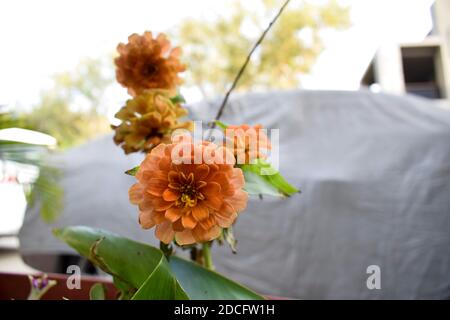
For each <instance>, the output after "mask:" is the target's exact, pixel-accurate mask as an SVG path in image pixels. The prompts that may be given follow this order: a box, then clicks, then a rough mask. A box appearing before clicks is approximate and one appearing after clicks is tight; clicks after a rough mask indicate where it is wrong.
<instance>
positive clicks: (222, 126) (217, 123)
mask: <svg viewBox="0 0 450 320" xmlns="http://www.w3.org/2000/svg"><path fill="white" fill-rule="evenodd" d="M214 122H215V123H216V125H217V126H218V127H219V128H221V129H222V130H225V129H226V128H228V125H227V124H225V123H223V122H222V121H219V120H215V121H214Z"/></svg>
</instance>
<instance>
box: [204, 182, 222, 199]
mask: <svg viewBox="0 0 450 320" xmlns="http://www.w3.org/2000/svg"><path fill="white" fill-rule="evenodd" d="M220 189H221V187H220V184H218V183H217V182H208V184H207V185H206V186H204V187H203V188H202V191H201V192H202V193H203V194H204V195H206V196H217V195H219V194H220Z"/></svg>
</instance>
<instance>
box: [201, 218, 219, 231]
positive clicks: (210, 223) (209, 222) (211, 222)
mask: <svg viewBox="0 0 450 320" xmlns="http://www.w3.org/2000/svg"><path fill="white" fill-rule="evenodd" d="M198 223H199V224H200V225H201V226H202V228H203V229H205V230H209V229H211V228H212V227H214V226H215V225H216V219H215V218H214V216H210V217H209V218H207V219H204V220H201V221H199V222H198Z"/></svg>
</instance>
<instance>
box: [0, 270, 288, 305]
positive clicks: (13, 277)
mask: <svg viewBox="0 0 450 320" xmlns="http://www.w3.org/2000/svg"><path fill="white" fill-rule="evenodd" d="M38 275H39V274H38ZM35 276H36V275H35ZM47 276H48V279H49V280H50V279H51V280H56V281H57V284H56V285H55V286H54V287H52V288H50V290H49V291H48V292H47V293H46V294H45V295H44V296H43V297H42V299H41V300H63V299H64V298H66V299H69V300H90V299H89V290H90V289H91V287H92V286H93V285H94V284H96V283H102V284H103V285H104V286H105V287H106V297H105V299H106V300H116V299H117V296H118V291H117V289H116V288H115V287H114V285H113V283H112V281H110V280H107V279H105V278H102V277H96V276H85V275H83V276H82V277H81V289H72V290H70V289H68V288H67V285H66V281H67V278H68V277H69V275H64V274H57V273H48V274H47ZM29 293H30V281H29V280H28V275H26V274H14V273H0V300H25V299H26V298H27V297H28V294H29ZM265 298H266V299H267V300H289V298H283V297H276V296H265Z"/></svg>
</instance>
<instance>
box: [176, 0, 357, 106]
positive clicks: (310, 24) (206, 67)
mask: <svg viewBox="0 0 450 320" xmlns="http://www.w3.org/2000/svg"><path fill="white" fill-rule="evenodd" d="M282 2H284V1H281V0H264V1H245V2H244V1H237V0H235V1H230V9H229V10H230V12H227V13H224V14H223V15H221V16H218V17H214V18H211V19H208V20H201V21H200V20H193V19H188V20H186V21H184V22H183V23H182V24H181V25H180V28H179V32H177V33H176V34H175V36H176V37H177V38H178V41H179V43H180V45H181V47H182V48H183V53H184V61H185V62H186V63H187V64H188V72H187V77H186V78H187V79H186V82H187V84H188V85H192V86H196V87H198V88H199V89H200V90H201V92H202V93H203V95H204V97H205V98H208V97H211V96H213V95H216V94H222V93H224V92H225V91H226V89H227V88H228V86H229V85H230V84H231V82H232V81H233V79H234V77H235V76H236V74H237V72H238V70H239V69H240V67H241V65H242V63H243V62H244V60H245V58H246V56H247V54H248V52H249V51H250V49H251V47H252V46H253V44H254V43H255V41H256V39H257V38H258V37H259V36H260V34H261V32H262V31H263V30H264V28H265V27H266V25H267V23H268V22H269V21H270V19H271V18H272V17H273V16H274V15H275V14H276V12H277V11H278V9H279V7H280V6H281V4H282ZM349 24H350V19H349V8H348V7H342V6H341V5H339V4H338V2H337V1H336V0H329V1H327V2H325V3H324V4H321V5H316V4H311V3H309V2H306V1H291V3H290V4H289V5H288V7H287V8H286V10H285V11H284V12H283V14H282V15H281V17H280V18H279V20H278V21H277V22H276V24H275V25H274V26H273V28H272V29H271V30H270V32H269V33H268V34H267V37H266V39H265V40H264V41H263V43H262V44H261V46H260V47H259V49H258V51H257V52H255V55H254V56H253V57H252V60H251V63H250V64H249V65H248V67H247V69H246V71H245V74H244V75H243V77H242V78H241V79H240V82H239V86H238V90H249V89H253V88H256V89H268V88H281V89H283V88H294V87H297V86H299V85H300V83H299V82H300V80H299V74H301V73H308V72H309V71H310V69H311V66H312V65H313V63H314V62H315V61H316V58H317V57H318V55H319V54H320V53H321V52H322V50H323V41H322V37H321V32H322V31H323V30H327V29H343V28H347V27H348V26H349ZM248 34H251V36H248Z"/></svg>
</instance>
